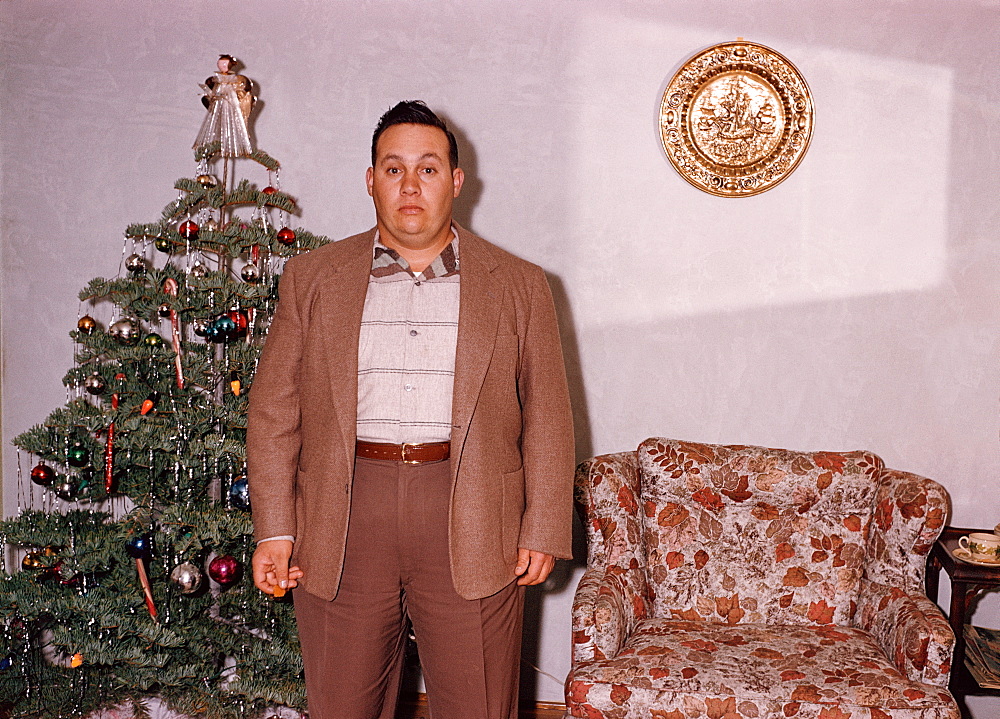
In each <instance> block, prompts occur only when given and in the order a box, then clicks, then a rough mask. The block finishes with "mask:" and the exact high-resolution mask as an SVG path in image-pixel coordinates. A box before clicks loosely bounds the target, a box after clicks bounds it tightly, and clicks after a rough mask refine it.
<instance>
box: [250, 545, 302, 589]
mask: <svg viewBox="0 0 1000 719" xmlns="http://www.w3.org/2000/svg"><path fill="white" fill-rule="evenodd" d="M291 557H292V542H290V541H288V540H287V539H272V540H270V541H267V542H261V543H260V544H258V545H257V551H255V552H254V553H253V583H254V584H255V585H257V588H258V589H259V590H260V591H262V592H264V593H265V594H271V595H273V594H274V593H275V589H279V590H280V591H279V592H278V594H279V595H283V594H284V593H285V590H288V589H294V588H295V587H297V586H298V584H299V583H298V580H299V579H301V578H302V570H301V569H299V568H298V567H289V566H288V562H289V560H290V559H291Z"/></svg>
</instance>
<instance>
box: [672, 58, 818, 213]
mask: <svg viewBox="0 0 1000 719" xmlns="http://www.w3.org/2000/svg"><path fill="white" fill-rule="evenodd" d="M733 46H740V47H744V48H753V49H757V50H760V51H763V52H765V53H767V54H769V55H771V56H773V57H774V58H775V59H776V60H778V61H779V62H781V63H782V64H783V65H784V66H785V68H786V69H787V70H788V71H789V72H790V73H791V74H792V75H793V76H794V77H795V78H796V79H797V81H798V82H799V83H801V85H802V90H803V96H804V100H805V103H806V109H807V110H808V129H807V131H806V132H805V133H804V141H803V143H802V146H801V149H799V150H798V151H797V154H795V156H794V157H793V158H792V160H791V162H790V164H789V166H788V168H787V170H785V171H784V172H783V173H782V174H781V176H780V177H778V178H777V179H776V180H773V181H770V182H768V183H766V184H762V183H759V184H758V186H757V187H754V188H752V189H751V190H748V191H744V192H731V191H725V190H722V189H716V188H713V187H711V186H710V185H708V184H707V183H704V182H700V181H698V180H697V179H696V178H694V177H691V176H689V175H688V174H687V173H686V172H685V171H684V170H683V169H682V168H681V166H680V161H679V160H678V158H676V157H675V156H674V154H673V153H672V152H671V150H670V148H669V147H668V144H670V143H668V141H667V132H666V130H667V125H666V123H665V120H664V116H665V114H666V110H667V99H668V97H669V96H670V95H671V94H673V92H676V90H677V88H676V87H675V86H676V84H677V83H678V78H679V77H680V76H681V75H682V74H683V73H684V72H685V71H686V70H687V69H688V68H689V66H691V65H692V64H693V63H695V62H696V61H698V60H699V59H700V58H702V57H703V56H705V55H708V54H710V53H713V52H717V51H718V50H719V49H721V48H730V47H733ZM745 64H752V63H750V62H749V60H748V61H745ZM757 67H758V68H759V67H760V66H759V65H758V66H757ZM755 74H758V75H759V76H762V77H763V76H766V75H767V74H768V73H767V72H766V71H764V72H759V73H755ZM708 79H710V78H708ZM708 79H702V78H699V82H698V84H697V85H696V86H695V87H694V89H693V90H692V91H691V92H690V93H688V96H689V97H694V96H696V95H697V94H698V92H699V91H700V90H701V89H702V88H703V87H705V85H706V83H707V80H708ZM769 84H770V81H769ZM772 89H774V86H773V85H772ZM775 92H776V94H779V95H780V93H777V91H775ZM675 111H676V110H675ZM815 118H816V109H815V104H814V103H813V99H812V91H811V90H810V88H809V84H808V83H807V82H806V79H805V77H804V76H803V75H802V73H801V72H800V71H799V69H798V68H797V67H796V66H795V64H794V63H792V62H791V61H790V60H789V59H788V58H787V57H785V56H784V55H783V54H781V53H780V52H778V51H777V50H775V49H773V48H771V47H768V46H767V45H763V44H761V43H758V42H752V41H749V40H742V39H740V40H729V41H726V42H721V43H716V44H714V45H710V46H708V47H705V48H703V49H701V50H699V51H698V52H696V53H694V54H693V55H691V56H690V57H688V58H687V59H686V60H685V61H684V62H683V63H681V65H680V67H679V68H678V69H677V71H676V72H675V73H674V74H673V76H672V77H671V78H670V81H669V82H668V83H667V84H666V86H665V88H664V90H663V95H662V97H661V99H660V109H659V117H658V122H657V126H658V129H659V136H660V146H661V148H662V150H663V153H664V154H665V155H666V157H667V159H668V160H669V162H670V164H671V166H672V167H673V168H674V170H675V171H676V172H677V174H678V175H680V176H681V177H682V178H684V180H685V181H686V182H687V183H688V184H690V185H692V186H694V187H696V188H698V189H699V190H701V191H703V192H706V193H708V194H711V195H715V196H716V197H752V196H754V195H758V194H761V193H763V192H766V191H768V190H770V189H772V188H774V187H777V186H778V185H780V184H781V183H782V182H784V181H785V180H786V179H787V178H788V176H789V175H791V174H792V173H793V172H794V171H795V170H796V169H797V168H798V166H799V163H800V162H801V161H802V158H803V157H805V155H806V153H807V152H808V151H809V147H810V146H811V144H812V136H813V130H814V127H815ZM681 120H682V118H681V117H679V118H678V122H677V124H678V125H682V124H683V123H682V122H681ZM682 129H683V128H681V130H682ZM675 130H676V129H675ZM681 130H676V131H678V132H681ZM685 142H687V143H688V144H691V145H693V144H694V143H693V141H692V140H691V138H690V137H686V138H685ZM784 145H787V142H785V143H784ZM782 152H783V150H782ZM758 162H759V161H758ZM700 167H701V169H702V170H704V171H707V167H705V166H700Z"/></svg>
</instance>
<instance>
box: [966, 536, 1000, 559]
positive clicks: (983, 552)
mask: <svg viewBox="0 0 1000 719" xmlns="http://www.w3.org/2000/svg"><path fill="white" fill-rule="evenodd" d="M958 546H960V547H961V548H962V549H965V550H968V552H969V554H970V555H971V556H972V558H973V559H978V560H979V561H981V562H996V561H1000V535H996V534H992V533H986V532H973V533H972V534H970V535H968V536H965V535H963V536H961V537H959V539H958Z"/></svg>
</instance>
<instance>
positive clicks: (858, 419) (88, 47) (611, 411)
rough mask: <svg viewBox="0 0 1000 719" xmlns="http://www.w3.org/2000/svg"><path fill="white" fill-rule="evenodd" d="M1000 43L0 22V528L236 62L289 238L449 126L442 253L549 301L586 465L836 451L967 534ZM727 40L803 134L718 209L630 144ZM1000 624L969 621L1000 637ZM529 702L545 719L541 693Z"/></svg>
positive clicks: (969, 29) (720, 18)
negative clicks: (125, 261)
mask: <svg viewBox="0 0 1000 719" xmlns="http://www.w3.org/2000/svg"><path fill="white" fill-rule="evenodd" d="M998 16H1000V5H998V3H997V2H996V0H980V1H979V2H975V1H972V0H966V1H962V0H912V1H910V2H902V1H896V0H894V1H889V0H881V1H878V0H857V1H855V2H823V3H806V2H801V1H799V0H787V1H785V0H773V1H766V0H742V1H734V0H726V1H722V0H691V1H687V0H684V1H681V0H677V1H675V2H612V1H610V0H605V1H596V0H595V1H594V2H586V1H581V0H575V1H573V0H561V1H557V0H537V1H535V2H530V3H524V2H482V1H481V2H470V1H469V0H466V1H465V2H462V3H450V2H440V1H439V2H434V1H432V0H425V1H424V2H413V1H410V0H407V1H402V0H386V1H385V2H372V1H369V2H357V1H356V0H352V2H334V1H331V0H322V1H320V0H308V1H307V0H295V1H289V2H262V1H259V0H249V1H245V2H242V3H238V4H237V3H229V4H222V3H204V2H191V1H185V2H179V1H176V0H175V1H174V2H169V3H166V2H165V3H153V2H146V3H140V2H134V1H132V2H126V1H124V0H122V1H120V2H89V1H88V2H84V1H79V0H78V1H74V2H71V1H70V0H65V1H64V2H55V1H53V0H6V1H5V2H0V23H2V24H0V31H2V37H0V40H2V48H0V59H2V67H0V90H2V95H0V112H2V114H0V121H2V136H0V159H2V173H3V174H2V180H0V181H2V186H0V213H2V214H0V223H2V224H0V236H2V243H3V244H2V250H0V251H2V256H0V260H2V274H0V282H2V303H3V304H2V322H3V324H2V335H0V338H2V355H3V356H2V359H3V383H4V384H3V396H2V400H3V415H2V426H3V432H4V435H3V443H4V447H5V450H4V465H3V467H4V485H5V487H6V491H5V508H6V510H7V512H8V513H9V512H11V511H13V510H14V509H15V505H16V497H15V491H14V488H15V487H16V477H15V474H16V456H15V453H14V452H13V451H11V450H10V449H9V440H10V437H11V436H13V435H14V434H16V433H18V432H20V431H23V430H24V429H26V428H27V427H29V426H30V425H32V424H35V423H37V422H39V421H41V420H42V419H43V418H44V417H45V415H46V414H47V413H48V412H49V411H50V410H51V409H52V408H54V407H55V406H57V405H58V404H60V403H61V402H63V401H64V397H65V395H64V391H63V389H62V388H61V386H60V384H59V379H60V377H61V376H62V375H63V373H64V372H65V370H66V369H67V368H68V367H69V366H70V365H71V362H72V346H71V343H70V341H69V339H68V337H67V335H66V333H67V332H68V330H69V329H71V328H72V327H73V326H74V324H75V320H76V316H77V302H76V299H75V297H76V293H77V291H78V290H79V289H80V288H82V287H83V286H84V284H85V283H86V282H87V281H88V280H89V279H90V278H92V277H94V276H98V275H109V274H113V273H114V272H115V271H116V270H117V267H118V263H119V261H120V258H121V236H122V231H123V229H124V228H125V226H126V225H127V224H129V223H131V222H146V221H151V220H153V219H154V218H156V217H157V216H158V213H159V211H160V210H161V208H162V207H163V206H164V205H165V204H166V203H167V202H168V201H170V200H171V199H172V198H173V196H174V191H173V190H172V183H173V181H174V180H175V179H176V178H178V177H181V176H190V175H191V173H192V171H193V163H192V161H191V155H190V152H189V149H188V148H189V147H190V144H191V142H192V141H193V139H194V135H195V133H196V131H197V129H198V125H199V123H200V122H201V118H202V112H203V110H202V108H201V105H200V104H199V101H198V97H199V95H198V90H197V83H198V82H200V81H201V80H202V79H203V78H204V77H206V76H207V75H208V74H209V73H210V72H211V70H212V69H213V66H214V60H215V57H216V56H217V54H218V53H220V52H231V53H233V54H235V55H237V56H238V57H239V58H241V59H242V60H243V61H244V63H245V65H246V69H245V73H246V74H247V75H249V76H250V77H252V78H253V79H254V80H256V81H257V83H258V84H259V86H260V96H261V101H262V105H261V106H260V109H259V110H258V114H257V119H256V124H255V130H256V137H257V140H258V143H259V145H260V146H261V147H263V148H264V149H265V150H267V151H268V152H270V153H271V154H272V155H274V156H275V157H277V158H278V159H279V160H281V162H282V164H283V172H282V182H283V187H284V188H285V189H287V190H288V191H289V192H291V193H292V194H293V195H296V196H297V197H298V198H299V201H300V206H301V207H302V208H303V215H302V217H301V218H300V219H301V224H302V225H303V226H305V227H308V228H310V229H312V230H314V231H317V232H320V233H324V234H327V235H329V236H331V237H334V238H338V237H342V236H345V235H347V234H350V233H353V232H355V231H358V230H360V229H365V228H367V227H369V226H370V225H371V224H372V221H373V213H372V209H371V204H370V199H369V198H368V196H367V195H366V193H365V190H364V183H363V175H364V171H365V168H366V167H367V165H368V142H369V138H370V133H371V130H372V127H373V125H374V123H375V121H376V120H377V118H378V116H379V114H380V113H381V112H382V111H384V110H385V109H387V108H388V107H389V106H390V105H391V104H393V103H394V102H396V101H397V100H400V99H410V98H423V99H425V100H426V101H427V102H428V103H429V104H430V105H431V106H432V107H433V108H435V109H438V110H440V111H442V112H443V113H444V114H445V115H446V116H447V117H448V118H449V119H450V120H451V122H452V123H453V124H454V126H455V128H456V130H457V131H458V134H459V136H460V139H461V142H462V151H463V154H464V159H463V165H464V166H465V168H466V171H467V176H468V177H469V178H470V181H469V182H467V185H466V194H465V197H464V200H463V201H462V204H461V208H460V213H459V217H460V220H461V221H462V222H463V223H464V224H466V225H467V226H469V227H470V228H471V229H473V230H475V231H477V232H478V233H480V234H482V235H484V236H486V237H487V238H490V239H492V240H494V241H496V242H497V243H499V244H501V245H503V246H504V247H507V248H508V249H510V250H512V251H514V252H516V253H518V254H520V255H522V256H524V257H526V258H528V259H531V260H533V261H536V262H538V263H539V264H541V265H543V266H544V267H545V268H547V269H548V270H549V271H550V273H551V277H552V280H553V284H554V288H555V291H556V295H557V299H558V301H559V304H560V309H561V311H562V317H563V322H564V339H565V344H566V351H567V356H568V360H569V369H570V375H571V380H572V383H573V392H574V401H575V408H576V417H577V431H578V434H579V441H578V446H579V454H580V457H581V458H583V457H585V456H589V455H591V454H595V453H599V452H608V451H618V450H623V449H630V448H633V447H635V446H636V444H637V443H638V442H639V441H640V440H641V439H643V438H645V437H647V436H650V435H655V434H662V435H667V436H673V437H678V438H684V439H692V440H701V441H709V442H739V443H759V444H766V445H772V446H783V447H794V448H801V449H853V448H858V447H863V448H868V449H871V450H874V451H876V452H877V453H879V454H880V455H881V456H882V457H883V458H884V459H885V460H886V461H887V463H888V464H889V465H890V466H894V467H898V468H902V469H907V470H910V471H914V472H918V473H921V474H925V475H927V476H930V477H933V478H935V479H937V480H939V481H940V482H942V483H943V484H944V485H945V486H946V487H947V488H948V489H949V491H950V492H951V495H952V500H953V503H954V512H953V517H952V520H951V522H952V524H957V525H976V526H990V527H991V526H993V524H994V523H996V522H997V521H998V520H1000V501H998V498H997V491H996V467H997V466H998V460H1000V444H998V436H997V434H998V419H997V398H998V373H997V367H998V362H997V360H998V344H997V330H998V320H1000V297H998V285H997V282H996V280H995V274H996V269H997V259H998V254H1000V251H998V244H997V241H996V227H997V226H998V224H1000V217H998V209H997V206H998V205H997V201H996V197H997V191H996V186H995V178H996V174H997V168H998V162H997V160H998V155H1000V133H998V131H997V128H998V127H1000V124H998V121H1000V86H998V84H997V83H996V79H995V69H996V67H997V66H1000V49H998V48H1000V46H998V44H997V42H996V37H997V31H998V29H1000V20H998ZM736 37H744V38H746V39H748V40H753V41H756V42H761V43H763V44H765V45H769V46H771V47H773V48H775V49H776V50H778V51H779V52H781V53H783V54H784V55H786V56H787V57H789V58H790V59H791V60H792V61H793V62H794V63H795V64H796V65H797V66H798V67H799V69H800V71H801V72H802V73H803V74H804V75H805V77H806V79H807V81H808V82H809V84H810V86H811V88H812V91H813V94H814V97H815V102H816V113H817V114H816V118H817V119H816V131H815V136H814V139H813V144H812V147H811V148H810V150H809V153H808V154H807V155H806V157H805V159H804V161H803V162H802V164H801V165H800V167H799V169H798V170H797V171H796V172H795V173H794V174H793V175H792V176H791V177H790V178H789V179H788V180H786V181H785V182H784V183H783V184H782V185H780V186H778V187H777V188H775V189H773V190H771V191H770V192H768V193H765V194H764V195H761V196H758V197H754V198H747V199H739V200H731V199H720V198H715V197H711V196H709V195H706V194H703V193H701V192H699V191H698V190H696V189H694V188H692V187H691V186H689V185H688V184H687V183H686V182H684V181H683V180H682V179H681V178H680V177H679V176H677V175H676V173H675V172H674V171H673V169H672V168H671V167H670V165H669V163H668V162H667V161H666V159H665V158H664V156H663V154H662V151H661V149H660V146H659V139H658V136H657V126H656V120H657V110H658V106H659V100H660V94H661V93H662V91H663V88H664V86H665V85H666V83H667V81H668V80H669V79H670V77H671V76H672V74H673V72H674V71H675V70H676V69H677V67H678V66H679V65H680V64H681V63H682V62H683V61H684V60H685V59H686V58H687V57H689V56H690V55H691V54H693V53H694V52H696V51H697V50H699V49H701V48H704V47H706V46H708V45H712V44H715V43H717V42H722V41H726V40H732V39H734V38H736ZM578 564H579V563H578ZM579 571H580V570H579V566H576V567H572V566H567V567H564V568H563V569H562V570H561V575H560V577H559V579H558V581H557V582H556V584H557V586H556V587H555V588H554V589H552V590H551V591H549V592H547V593H545V594H539V593H536V594H534V595H533V602H532V604H533V612H532V618H531V619H530V620H529V626H531V625H533V626H534V627H537V628H538V634H537V635H536V637H537V638H534V639H529V646H530V648H529V653H531V654H533V655H535V656H537V662H536V663H537V664H538V665H539V666H540V667H541V668H542V669H543V670H544V671H545V672H547V673H549V674H552V675H554V676H555V677H557V678H558V679H559V680H560V681H561V679H562V677H563V676H565V673H566V671H567V669H568V667H569V635H570V632H569V612H570V604H571V601H572V593H573V587H574V585H575V582H576V577H577V576H578V574H579ZM946 586H947V585H946ZM998 606H1000V605H998V603H997V602H996V601H990V600H987V601H985V602H983V603H981V605H980V609H979V614H977V616H976V619H977V621H978V622H980V623H983V624H987V625H991V626H1000V610H998ZM535 693H536V695H537V696H538V698H540V699H542V700H560V699H561V687H560V686H559V683H558V682H557V681H555V680H553V679H550V678H548V677H546V676H544V675H539V677H538V679H537V685H536V687H535ZM973 706H974V707H975V708H976V713H977V716H978V717H987V716H991V715H993V714H996V713H998V712H1000V703H998V702H997V701H996V700H978V703H974V704H973Z"/></svg>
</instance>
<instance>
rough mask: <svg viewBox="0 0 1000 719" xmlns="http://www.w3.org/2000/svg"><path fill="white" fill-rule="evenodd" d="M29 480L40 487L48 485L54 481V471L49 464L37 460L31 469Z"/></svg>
mask: <svg viewBox="0 0 1000 719" xmlns="http://www.w3.org/2000/svg"><path fill="white" fill-rule="evenodd" d="M31 481H32V482H34V483H35V484H37V485H38V486H40V487H48V486H50V485H51V484H52V483H53V482H55V481H56V473H55V472H53V471H52V467H50V466H49V465H47V464H43V463H42V462H39V463H38V464H36V465H35V467H34V468H33V469H32V470H31Z"/></svg>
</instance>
